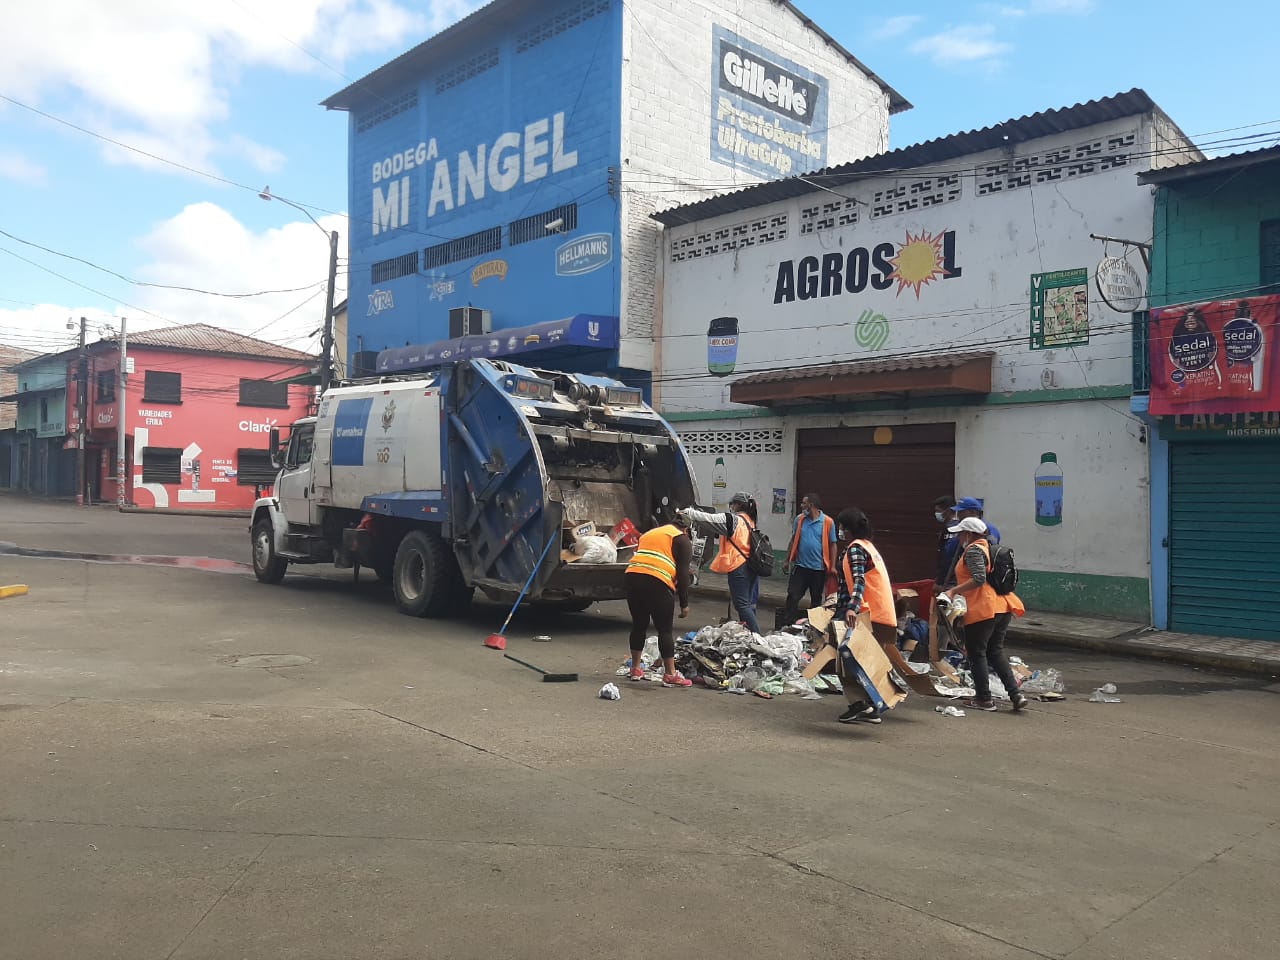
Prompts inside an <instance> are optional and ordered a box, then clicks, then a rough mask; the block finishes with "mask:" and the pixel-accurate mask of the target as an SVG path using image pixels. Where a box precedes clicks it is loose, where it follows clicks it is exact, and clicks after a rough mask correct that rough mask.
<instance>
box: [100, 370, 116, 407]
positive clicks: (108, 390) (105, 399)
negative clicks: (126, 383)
mask: <svg viewBox="0 0 1280 960" xmlns="http://www.w3.org/2000/svg"><path fill="white" fill-rule="evenodd" d="M97 379H98V403H114V402H115V399H116V372H115V370H114V369H111V370H99V371H98V378H97Z"/></svg>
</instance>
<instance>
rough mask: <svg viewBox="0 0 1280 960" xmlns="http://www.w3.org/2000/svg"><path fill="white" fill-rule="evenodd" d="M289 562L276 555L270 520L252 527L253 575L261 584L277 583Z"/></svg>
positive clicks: (281, 578)
mask: <svg viewBox="0 0 1280 960" xmlns="http://www.w3.org/2000/svg"><path fill="white" fill-rule="evenodd" d="M287 569H289V561H288V560H286V559H284V558H283V557H280V556H277V555H276V538H275V533H274V531H273V530H272V529H271V521H270V520H259V521H258V522H257V523H255V524H254V525H253V575H254V576H255V577H257V578H258V580H259V582H261V583H279V582H280V581H281V580H283V579H284V572H285V571H286V570H287Z"/></svg>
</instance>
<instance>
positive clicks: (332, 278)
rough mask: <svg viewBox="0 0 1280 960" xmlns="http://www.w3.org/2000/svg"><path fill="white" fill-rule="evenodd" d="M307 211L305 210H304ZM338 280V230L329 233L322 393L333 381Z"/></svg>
mask: <svg viewBox="0 0 1280 960" xmlns="http://www.w3.org/2000/svg"><path fill="white" fill-rule="evenodd" d="M304 212H305V211H304ZM337 280H338V231H337V230H333V231H331V232H330V233H329V286H328V290H327V291H326V293H325V298H324V300H325V304H324V331H323V332H322V333H321V334H320V394H321V396H323V395H324V392H325V391H326V390H328V389H329V384H330V383H331V382H332V381H333V287H334V284H335V283H337Z"/></svg>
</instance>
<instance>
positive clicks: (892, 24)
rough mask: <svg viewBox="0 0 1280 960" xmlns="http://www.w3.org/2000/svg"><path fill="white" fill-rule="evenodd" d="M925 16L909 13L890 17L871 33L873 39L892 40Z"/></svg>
mask: <svg viewBox="0 0 1280 960" xmlns="http://www.w3.org/2000/svg"><path fill="white" fill-rule="evenodd" d="M923 19H924V17H921V16H918V15H916V14H907V15H903V16H898V17H890V18H889V19H888V20H886V21H885V22H884V23H882V24H881V25H880V28H879V29H878V30H876V31H875V32H873V33H872V34H871V39H872V40H891V39H892V38H894V37H900V36H902V35H903V34H904V33H906V32H907V31H908V30H910V29H911V28H912V27H914V26H915V25H916V24H917V23H919V22H920V21H921V20H923Z"/></svg>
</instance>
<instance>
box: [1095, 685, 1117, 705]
mask: <svg viewBox="0 0 1280 960" xmlns="http://www.w3.org/2000/svg"><path fill="white" fill-rule="evenodd" d="M1106 686H1107V687H1110V688H1111V691H1110V692H1111V693H1115V690H1116V688H1115V684H1112V683H1108V684H1107V685H1106ZM1089 702H1090V703H1124V701H1123V700H1121V699H1120V698H1119V697H1112V696H1108V691H1107V690H1106V687H1099V688H1098V689H1097V690H1095V691H1093V693H1091V694H1090V695H1089Z"/></svg>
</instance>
